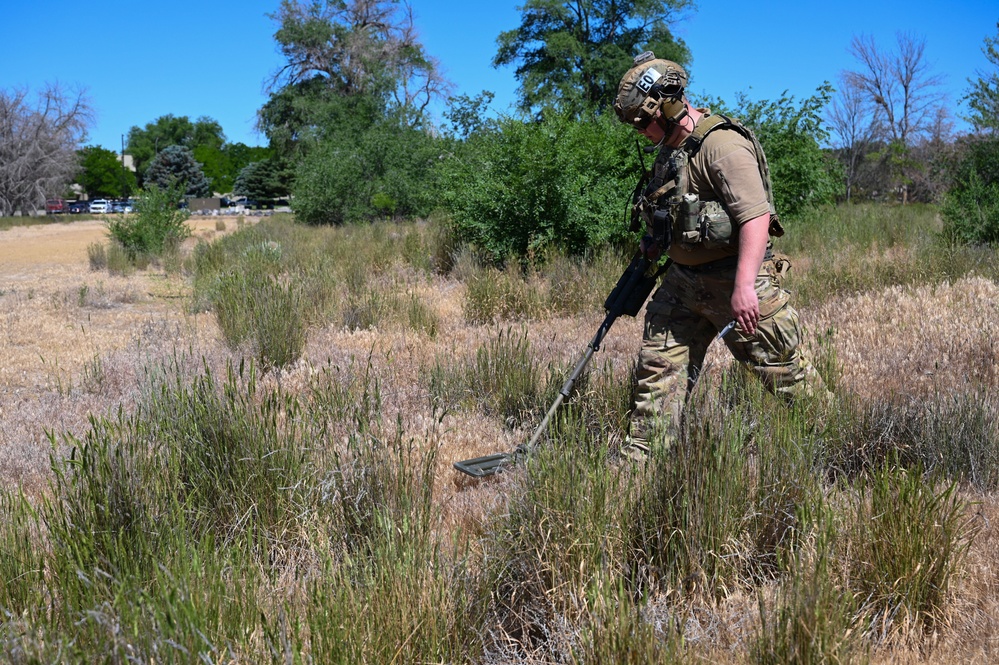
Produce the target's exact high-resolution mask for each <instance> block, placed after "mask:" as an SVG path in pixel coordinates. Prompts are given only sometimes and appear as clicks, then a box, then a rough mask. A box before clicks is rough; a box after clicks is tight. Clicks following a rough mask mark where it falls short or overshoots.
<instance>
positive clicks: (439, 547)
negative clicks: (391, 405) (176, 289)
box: [0, 366, 488, 663]
mask: <svg viewBox="0 0 999 665" xmlns="http://www.w3.org/2000/svg"><path fill="white" fill-rule="evenodd" d="M339 376H340V377H341V378H344V380H345V382H346V383H347V384H348V385H349V387H348V388H347V389H345V391H344V394H347V393H349V394H351V395H356V394H362V395H363V394H369V395H377V392H378V391H377V387H376V386H375V385H372V382H371V381H370V380H369V379H370V377H368V376H367V375H366V374H358V373H357V372H356V370H354V369H353V368H349V369H347V370H345V374H341V375H339ZM185 377H186V373H185V372H182V371H181V370H180V369H179V366H171V367H169V368H166V369H165V371H163V372H161V373H152V374H150V378H149V385H147V386H146V388H145V392H144V393H143V397H142V399H141V400H140V403H139V404H138V405H137V407H136V410H135V412H134V413H131V414H128V413H125V412H124V410H119V411H118V412H117V413H116V414H112V415H109V416H101V417H98V416H95V417H94V418H93V420H92V421H91V427H90V429H89V431H88V432H87V434H86V435H85V436H84V437H83V438H82V439H79V440H78V439H75V438H74V437H72V436H69V435H66V437H65V438H64V442H65V444H67V445H69V446H71V448H72V452H71V454H70V455H69V456H68V457H66V458H63V457H61V456H55V455H54V456H53V481H52V485H51V487H50V489H49V491H48V492H47V493H46V496H47V498H46V499H44V500H42V501H41V504H40V506H38V507H35V506H32V505H31V504H30V503H29V502H28V501H27V500H25V499H23V498H18V497H15V496H13V495H10V494H4V495H2V496H0V517H2V518H3V520H2V522H0V544H2V545H3V548H2V549H0V575H2V578H0V579H2V582H3V583H2V584H0V608H2V610H3V612H4V618H3V619H2V620H0V630H2V634H0V638H2V639H0V653H2V654H3V655H4V656H5V657H7V658H8V659H10V660H13V661H14V662H22V661H23V662H35V661H40V662H63V661H68V662H112V663H125V662H136V661H138V662H153V661H156V662H184V663H187V662H200V661H212V662H215V661H224V662H228V661H249V662H263V661H267V660H273V659H278V658H280V659H282V660H283V659H285V658H292V659H294V658H297V657H305V658H309V659H312V660H314V661H315V662H343V663H353V662H391V660H392V659H393V658H397V659H400V660H401V662H441V661H444V662H467V661H470V660H475V659H476V658H477V657H478V655H479V654H481V652H482V634H483V633H482V616H483V615H482V611H483V610H482V608H485V607H486V605H487V601H486V597H487V595H488V590H487V589H486V588H485V587H483V586H482V584H481V582H480V577H479V574H478V573H477V572H475V571H476V570H478V569H479V568H480V566H479V565H478V564H477V563H475V557H474V554H473V552H474V550H473V549H472V548H469V547H467V546H466V544H465V543H463V542H462V541H460V540H453V541H452V540H449V539H447V538H441V537H440V534H441V513H440V508H439V502H438V500H437V498H436V496H435V494H434V485H435V484H434V482H433V475H434V472H435V469H436V466H437V457H436V452H435V451H436V450H437V446H436V445H435V444H434V443H433V441H435V440H436V438H435V436H434V435H433V434H431V439H432V441H431V445H430V446H429V447H427V446H425V445H423V442H420V445H417V442H416V441H415V440H413V439H408V438H406V437H405V436H404V435H403V432H402V429H401V427H400V426H398V425H396V426H395V427H394V428H393V427H391V426H389V425H388V424H386V423H383V422H380V420H381V416H380V415H378V414H377V413H376V411H377V408H376V406H375V408H372V409H370V410H368V411H366V412H364V411H355V412H354V417H355V418H356V419H357V423H356V424H358V425H361V426H360V427H359V428H358V429H357V430H354V432H353V434H351V435H350V436H349V437H348V438H347V440H346V441H345V442H342V443H341V439H340V437H339V436H337V438H336V439H335V440H332V439H331V438H323V437H332V436H333V435H334V434H335V433H334V431H333V430H331V429H329V428H328V427H327V426H326V425H324V422H325V421H324V419H323V418H316V417H313V415H312V414H311V413H307V412H306V411H305V410H303V407H305V406H306V405H314V404H334V403H337V400H345V399H347V398H346V397H344V396H343V395H339V396H338V395H332V394H326V393H328V392H329V391H335V390H340V388H338V387H337V386H336V384H335V382H332V381H328V380H327V381H318V382H316V383H314V384H312V385H310V386H309V388H308V389H307V391H306V394H305V395H304V396H303V398H302V399H299V398H298V397H295V396H292V395H289V394H286V393H283V392H282V391H281V390H280V389H263V388H261V387H260V385H259V384H258V382H257V378H256V375H255V373H254V372H252V370H247V369H245V368H244V369H243V370H242V371H240V370H237V369H236V368H230V369H229V370H228V371H227V372H226V374H225V376H224V378H223V379H216V378H215V377H214V374H213V373H212V372H211V371H209V370H208V369H207V368H205V369H204V370H203V371H202V372H200V373H198V374H197V375H196V376H194V377H191V378H190V379H188V378H185ZM373 400H374V402H375V403H376V402H377V399H376V398H373ZM53 437H54V435H53ZM54 443H55V442H54ZM234 591H235V592H234Z"/></svg>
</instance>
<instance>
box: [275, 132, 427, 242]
mask: <svg viewBox="0 0 999 665" xmlns="http://www.w3.org/2000/svg"><path fill="white" fill-rule="evenodd" d="M438 143H439V140H438V139H435V138H434V137H432V136H430V135H429V134H428V133H426V132H424V131H423V130H420V129H417V128H413V127H411V126H409V125H407V124H405V123H404V122H403V121H401V120H396V119H392V118H387V119H383V120H381V121H379V122H377V123H375V124H373V125H371V126H370V127H368V128H367V129H365V130H363V131H356V130H353V129H350V128H345V129H343V130H342V131H336V132H332V133H331V135H329V136H326V137H324V138H323V139H321V140H320V141H319V142H318V144H317V145H316V146H315V147H314V148H312V150H310V152H309V153H308V154H307V155H306V157H305V158H304V159H303V160H302V162H301V163H300V164H299V167H298V171H297V175H296V178H295V186H294V190H293V194H294V198H293V199H292V206H293V208H294V209H295V214H296V216H297V218H298V219H299V220H301V221H303V222H305V223H307V224H344V223H351V222H361V221H370V220H374V219H379V218H384V217H385V216H386V215H389V216H402V217H414V216H420V215H425V214H427V213H429V212H430V209H431V207H432V202H433V196H434V195H433V191H432V190H433V188H432V185H431V180H430V178H431V166H432V165H433V164H434V162H435V161H436V160H437V158H438V156H439V154H440V152H441V151H440V148H439V147H438Z"/></svg>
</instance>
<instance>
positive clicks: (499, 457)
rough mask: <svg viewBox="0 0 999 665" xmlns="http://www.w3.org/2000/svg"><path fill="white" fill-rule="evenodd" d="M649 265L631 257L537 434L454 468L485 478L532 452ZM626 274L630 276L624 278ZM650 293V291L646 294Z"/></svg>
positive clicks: (465, 461) (645, 260)
mask: <svg viewBox="0 0 999 665" xmlns="http://www.w3.org/2000/svg"><path fill="white" fill-rule="evenodd" d="M648 268H649V262H648V260H647V259H646V258H645V257H644V256H642V255H641V254H638V255H636V256H635V258H634V259H632V261H631V265H629V267H628V270H627V271H626V272H625V274H624V275H623V276H622V280H621V281H619V283H618V285H617V287H615V289H614V292H613V293H612V295H614V301H613V303H611V305H610V307H608V309H607V316H606V317H604V320H603V323H601V324H600V327H599V328H597V332H596V334H595V335H594V336H593V339H591V340H590V343H589V345H587V347H586V351H584V352H583V356H582V357H581V358H580V359H579V362H577V363H576V367H575V368H574V369H573V370H572V373H571V374H570V375H569V378H568V379H566V381H565V383H564V384H562V389H561V390H559V393H558V396H557V397H556V398H555V401H554V402H553V403H552V405H551V407H549V409H548V413H546V414H545V417H544V418H543V419H542V420H541V423H540V424H539V425H538V427H537V428H536V429H535V430H534V434H533V435H532V436H531V439H530V441H528V442H527V443H526V444H521V445H519V446H517V447H516V448H515V449H514V450H513V451H512V452H508V453H495V454H493V455H485V456H483V457H476V458H474V459H470V460H463V461H461V462H455V463H454V468H455V469H457V470H458V471H461V472H462V473H466V474H468V475H470V476H475V477H476V478H482V477H484V476H491V475H493V474H494V473H496V472H497V471H499V469H500V467H502V466H503V465H504V464H507V463H509V462H512V461H513V460H515V459H516V458H517V456H519V455H527V454H529V453H531V452H532V451H533V450H534V448H535V447H536V446H537V443H538V440H539V439H540V438H541V435H542V434H544V432H545V431H546V430H547V429H548V424H549V423H550V422H551V419H552V416H554V415H555V412H556V411H558V408H559V407H560V406H561V405H562V402H564V401H565V400H566V399H567V398H568V397H569V395H571V394H572V389H573V387H574V386H575V384H576V380H577V379H579V377H580V375H582V373H583V370H585V369H586V366H587V365H588V364H589V363H590V359H591V358H593V354H594V353H596V352H597V351H599V350H600V345H601V343H602V342H603V340H604V337H606V336H607V332H608V331H609V330H610V329H611V326H612V325H614V322H615V321H616V320H617V319H618V318H619V317H620V316H621V313H622V312H623V311H625V308H626V307H627V306H628V303H629V301H630V299H631V298H632V293H633V291H634V290H635V288H636V286H637V285H638V283H639V282H641V281H642V280H643V278H645V272H646V270H648ZM624 277H627V279H624ZM646 297H648V294H646Z"/></svg>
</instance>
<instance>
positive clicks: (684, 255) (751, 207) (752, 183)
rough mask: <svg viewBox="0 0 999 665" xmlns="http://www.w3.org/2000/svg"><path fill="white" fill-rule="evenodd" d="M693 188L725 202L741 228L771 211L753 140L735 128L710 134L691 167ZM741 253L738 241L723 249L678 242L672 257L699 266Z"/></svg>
mask: <svg viewBox="0 0 999 665" xmlns="http://www.w3.org/2000/svg"><path fill="white" fill-rule="evenodd" d="M687 173H688V177H689V178H690V186H689V190H690V191H691V192H694V193H696V194H697V195H698V197H700V199H701V200H702V201H721V202H722V203H723V204H724V206H725V210H726V211H727V212H728V214H729V216H731V218H732V221H733V222H734V224H733V226H734V227H737V226H738V225H742V224H744V223H746V222H748V221H749V220H751V219H755V218H757V217H759V216H760V215H764V214H767V213H769V212H770V204H769V202H768V201H767V191H766V188H765V187H764V186H763V178H762V177H761V176H760V167H759V163H758V162H757V160H756V152H755V150H754V148H753V142H752V141H750V140H749V139H747V138H746V137H744V136H743V135H742V134H740V133H739V132H738V131H736V130H734V129H725V128H719V129H716V130H714V131H712V132H711V133H709V134H708V135H707V137H706V138H705V139H704V143H703V145H701V149H700V150H698V151H697V153H696V154H695V155H694V156H693V158H692V159H691V160H690V162H689V165H688V167H687ZM738 253H739V247H738V242H737V241H736V242H733V244H732V245H730V246H729V247H725V248H721V249H694V250H690V249H686V248H684V247H681V246H680V244H679V243H676V242H674V243H673V245H672V246H671V247H670V249H669V252H668V254H669V256H670V258H672V259H673V260H674V261H676V262H677V263H679V264H682V265H699V264H702V263H708V262H709V261H716V260H718V259H722V258H725V257H727V256H735V255H736V254H738Z"/></svg>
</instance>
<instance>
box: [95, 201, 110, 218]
mask: <svg viewBox="0 0 999 665" xmlns="http://www.w3.org/2000/svg"><path fill="white" fill-rule="evenodd" d="M90 212H92V213H94V214H95V215H103V214H107V213H109V212H111V202H110V201H108V200H107V199H94V200H93V201H91V202H90Z"/></svg>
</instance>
